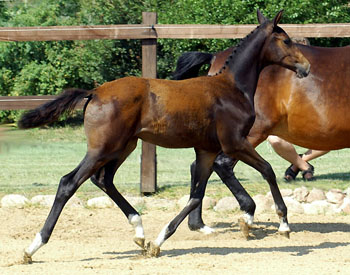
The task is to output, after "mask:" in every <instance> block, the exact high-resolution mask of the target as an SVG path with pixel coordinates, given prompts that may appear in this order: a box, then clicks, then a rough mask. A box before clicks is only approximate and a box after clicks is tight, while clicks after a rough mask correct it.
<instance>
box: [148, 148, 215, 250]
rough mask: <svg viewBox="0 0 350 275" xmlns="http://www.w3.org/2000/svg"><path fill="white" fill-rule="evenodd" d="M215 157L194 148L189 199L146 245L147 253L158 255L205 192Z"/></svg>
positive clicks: (213, 154)
mask: <svg viewBox="0 0 350 275" xmlns="http://www.w3.org/2000/svg"><path fill="white" fill-rule="evenodd" d="M215 157H216V153H212V152H206V151H200V150H196V162H197V165H196V171H195V176H194V182H195V184H194V188H193V189H192V190H191V194H190V200H189V201H188V203H187V205H186V206H185V208H184V209H183V210H182V211H181V212H180V214H178V215H177V216H176V217H175V218H174V219H173V220H172V221H171V222H170V223H168V224H167V225H166V226H165V227H164V228H163V230H162V231H161V232H160V233H159V235H158V238H157V239H156V240H155V241H154V242H150V243H149V244H148V247H147V253H148V254H149V255H150V256H158V255H159V253H160V246H161V245H162V244H163V243H164V242H165V240H167V239H168V238H169V237H170V236H171V235H173V234H174V233H175V231H176V229H177V227H178V226H179V225H180V223H181V222H182V221H183V220H184V219H185V218H186V216H187V215H188V214H189V213H190V212H191V211H192V210H193V209H194V208H196V207H197V206H198V205H199V204H200V202H201V200H202V199H203V196H204V193H205V187H206V185H207V181H208V179H209V177H210V175H211V173H212V165H213V161H214V159H215Z"/></svg>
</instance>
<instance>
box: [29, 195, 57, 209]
mask: <svg viewBox="0 0 350 275" xmlns="http://www.w3.org/2000/svg"><path fill="white" fill-rule="evenodd" d="M54 200H55V195H37V196H34V197H33V198H32V199H31V200H30V202H31V203H33V204H39V205H41V206H45V207H51V206H52V205H53V202H54Z"/></svg>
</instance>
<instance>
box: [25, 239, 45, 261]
mask: <svg viewBox="0 0 350 275" xmlns="http://www.w3.org/2000/svg"><path fill="white" fill-rule="evenodd" d="M43 245H44V243H43V241H42V238H41V234H40V233H37V234H36V235H35V238H34V241H33V242H32V244H31V245H30V246H29V247H28V248H27V249H25V252H26V253H27V255H29V256H32V255H33V254H34V253H35V252H36V251H37V250H38V249H39V248H40V247H42V246H43Z"/></svg>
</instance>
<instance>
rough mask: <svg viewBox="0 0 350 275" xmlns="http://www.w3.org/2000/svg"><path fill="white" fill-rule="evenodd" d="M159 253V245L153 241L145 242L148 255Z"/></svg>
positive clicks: (156, 255)
mask: <svg viewBox="0 0 350 275" xmlns="http://www.w3.org/2000/svg"><path fill="white" fill-rule="evenodd" d="M159 254H160V247H159V246H158V245H156V244H154V243H153V242H149V243H148V244H147V255H148V256H149V257H158V256H159Z"/></svg>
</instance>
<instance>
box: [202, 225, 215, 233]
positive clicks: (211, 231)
mask: <svg viewBox="0 0 350 275" xmlns="http://www.w3.org/2000/svg"><path fill="white" fill-rule="evenodd" d="M199 232H201V233H203V234H205V235H209V234H213V233H215V229H213V228H211V227H209V226H206V225H204V226H203V227H202V228H200V229H199Z"/></svg>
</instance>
